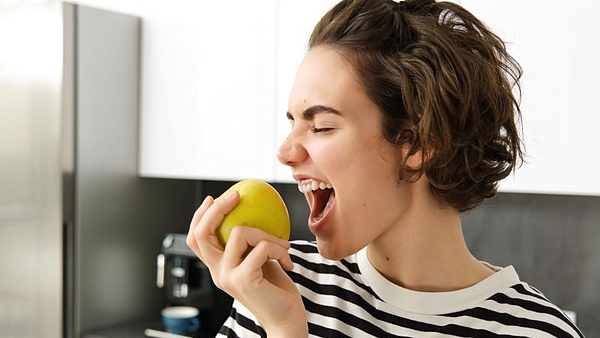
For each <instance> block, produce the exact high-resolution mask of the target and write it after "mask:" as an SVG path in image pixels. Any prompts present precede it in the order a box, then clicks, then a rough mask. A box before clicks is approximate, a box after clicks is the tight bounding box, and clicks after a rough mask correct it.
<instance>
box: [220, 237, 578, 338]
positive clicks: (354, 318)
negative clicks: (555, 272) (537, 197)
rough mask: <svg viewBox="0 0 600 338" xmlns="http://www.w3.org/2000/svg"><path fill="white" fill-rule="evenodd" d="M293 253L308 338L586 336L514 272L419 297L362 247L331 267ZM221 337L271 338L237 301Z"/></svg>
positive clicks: (307, 248)
mask: <svg viewBox="0 0 600 338" xmlns="http://www.w3.org/2000/svg"><path fill="white" fill-rule="evenodd" d="M290 255H291V256H292V260H293V262H294V265H295V267H294V270H293V271H291V272H289V275H290V277H291V278H292V280H293V281H294V282H295V283H296V286H297V287H298V289H299V291H300V293H301V294H302V298H303V301H304V306H305V308H306V311H307V317H308V329H309V336H310V337H536V338H544V337H583V335H582V334H581V332H580V331H579V330H578V329H577V328H576V327H575V325H574V324H572V322H571V321H570V320H569V319H568V317H567V316H566V315H565V314H564V313H563V312H562V311H561V310H560V309H559V308H558V307H556V306H555V305H553V304H552V303H551V302H550V301H548V300H547V299H546V298H545V297H544V296H543V295H542V294H541V293H540V292H539V291H538V290H536V289H534V288H532V287H531V286H529V285H528V284H526V283H524V282H521V281H520V280H519V277H518V275H517V273H516V272H515V270H514V268H513V267H512V266H509V267H506V268H503V269H500V270H499V271H497V272H496V273H494V274H493V275H492V276H490V277H488V278H487V279H485V280H483V281H481V282H480V283H478V284H476V285H474V286H472V287H469V288H466V289H462V290H458V291H451V292H416V291H411V290H408V289H405V288H401V287H399V286H397V285H395V284H392V283H391V282H389V281H388V280H387V279H386V278H384V277H383V276H382V275H381V274H379V272H377V270H375V268H374V267H373V266H372V265H371V264H370V263H369V261H368V259H367V257H366V251H365V250H364V249H363V250H362V251H360V252H358V253H357V254H355V255H352V256H350V257H347V258H345V259H342V260H340V261H332V260H327V259H325V258H323V257H322V256H321V255H320V254H319V253H318V251H317V248H316V245H315V244H314V243H311V242H306V241H293V242H292V248H291V249H290ZM218 337H266V333H265V331H264V329H263V328H262V327H261V326H260V324H259V323H258V321H257V320H256V319H255V317H254V316H253V315H252V313H250V312H249V311H248V310H247V309H246V308H245V307H244V306H243V305H241V304H240V303H238V302H234V304H233V308H232V311H231V315H230V317H229V318H228V319H227V321H226V322H225V324H224V325H223V327H222V328H221V330H220V332H219V335H218Z"/></svg>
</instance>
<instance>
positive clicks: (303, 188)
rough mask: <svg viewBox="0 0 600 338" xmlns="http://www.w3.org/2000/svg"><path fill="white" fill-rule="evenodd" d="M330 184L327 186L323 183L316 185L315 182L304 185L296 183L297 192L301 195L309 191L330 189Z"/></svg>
mask: <svg viewBox="0 0 600 338" xmlns="http://www.w3.org/2000/svg"><path fill="white" fill-rule="evenodd" d="M331 188H332V187H331V184H327V183H324V182H321V183H317V182H315V181H312V182H310V183H305V184H300V183H298V190H300V192H301V193H303V194H306V193H307V192H309V191H315V190H317V189H321V190H323V189H331Z"/></svg>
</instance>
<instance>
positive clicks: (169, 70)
mask: <svg viewBox="0 0 600 338" xmlns="http://www.w3.org/2000/svg"><path fill="white" fill-rule="evenodd" d="M507 1H509V2H510V3H511V4H512V6H507V5H506V4H503V5H502V6H500V5H498V4H497V3H496V2H493V1H491V0H488V1H475V0H457V2H458V3H460V4H462V5H464V6H465V7H466V8H467V9H469V10H471V11H472V12H473V13H474V14H475V15H476V16H478V17H480V18H481V19H482V20H483V21H484V22H486V23H487V24H488V25H489V26H490V27H491V28H492V30H494V31H495V32H497V33H498V34H499V35H500V36H501V37H502V38H503V39H504V40H505V41H507V45H508V49H509V51H510V52H511V53H512V54H513V55H514V56H515V57H516V58H517V60H518V61H519V62H520V63H521V64H522V66H523V68H524V71H525V73H524V77H523V80H522V84H523V87H522V88H523V99H522V112H523V122H524V131H525V144H526V151H527V152H528V155H529V157H528V158H527V162H526V163H525V164H524V165H523V167H522V168H520V169H518V170H517V172H516V174H515V175H514V176H511V177H509V178H508V179H506V180H505V181H503V182H502V183H501V185H500V190H501V191H506V192H527V193H554V194H586V195H600V180H597V179H595V171H596V166H597V163H598V160H597V159H598V158H600V142H598V130H600V117H599V116H600V114H599V113H598V111H597V110H598V108H597V105H596V104H595V101H594V100H595V98H596V96H597V93H598V92H600V88H599V86H598V84H597V81H595V80H596V79H597V78H599V77H600V68H598V67H596V64H595V60H598V59H599V58H600V40H598V39H596V38H595V36H594V35H593V33H594V32H596V31H598V29H600V22H599V21H598V20H596V17H595V16H594V13H597V12H598V10H600V2H595V1H590V0H574V1H573V2H572V5H571V6H567V7H565V6H563V5H561V3H556V4H555V3H553V2H548V1H543V2H542V1H541V0H532V1H527V2H523V1H517V0H507ZM336 2H337V1H336V0H302V1H292V0H269V1H259V2H248V1H241V0H232V1H227V2H222V1H212V2H199V1H191V0H179V1H177V2H176V3H175V4H174V5H172V6H170V7H169V8H164V10H163V9H161V10H157V8H158V7H159V6H155V10H153V11H148V13H150V14H144V15H143V17H144V24H143V37H142V48H143V53H142V54H143V56H142V85H141V87H142V90H141V129H140V159H139V168H140V170H139V172H140V175H142V176H146V177H169V178H191V179H222V180H237V179H243V178H249V177H255V178H261V179H265V180H268V181H273V182H291V181H292V177H291V172H290V169H289V168H287V167H285V166H284V165H282V164H280V163H279V162H278V161H277V158H276V150H277V147H278V146H279V145H280V144H281V143H282V142H283V140H284V139H285V137H286V136H287V133H288V132H289V128H290V127H289V124H288V122H287V120H286V118H285V112H286V110H287V98H288V95H289V92H290V89H291V86H292V83H293V79H294V76H295V72H296V69H297V67H298V64H299V63H300V61H301V59H302V57H303V56H304V53H305V52H306V44H307V42H308V37H309V34H310V32H311V31H312V28H313V26H314V25H315V24H316V23H317V21H318V20H319V18H320V17H321V16H322V14H323V13H325V11H326V10H327V9H329V8H330V7H331V6H332V5H333V4H334V3H336ZM514 8H519V10H518V11H514V10H513V9H514ZM540 8H543V9H544V10H543V11H540V10H539V9H540ZM557 17H558V18H561V20H557V19H556V18H557Z"/></svg>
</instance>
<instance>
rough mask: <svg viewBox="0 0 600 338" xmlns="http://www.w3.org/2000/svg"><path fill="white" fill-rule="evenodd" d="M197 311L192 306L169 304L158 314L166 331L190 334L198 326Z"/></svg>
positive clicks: (195, 330)
mask: <svg viewBox="0 0 600 338" xmlns="http://www.w3.org/2000/svg"><path fill="white" fill-rule="evenodd" d="M199 313H200V310H198V309H197V308H195V307H192V306H170V307H167V308H164V309H162V311H161V312H160V315H161V317H162V322H163V325H164V326H165V330H166V331H167V332H170V333H175V334H190V333H195V332H197V331H198V329H199V328H200V319H199V318H198V314H199Z"/></svg>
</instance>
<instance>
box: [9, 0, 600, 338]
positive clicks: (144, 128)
mask: <svg viewBox="0 0 600 338" xmlns="http://www.w3.org/2000/svg"><path fill="white" fill-rule="evenodd" d="M334 2H335V1H331V0H328V1H324V0H302V1H287V0H286V1H282V0H278V1H275V0H273V1H262V2H248V1H239V0H235V1H227V2H219V1H213V2H196V1H189V0H188V1H186V0H177V1H172V2H169V3H168V5H167V4H166V3H164V2H163V3H161V2H159V1H147V2H144V6H141V5H140V3H139V2H137V1H116V0H113V1H109V0H86V1H83V0H82V1H74V2H60V1H40V0H36V1H33V0H30V1H26V0H22V1H14V0H13V1H7V0H0V163H1V165H0V255H1V256H0V257H3V259H2V260H1V261H0V337H7V338H8V337H11V338H12V337H15V338H25V337H50V338H54V337H81V336H85V337H121V336H127V337H135V336H140V337H142V336H143V327H145V325H146V324H147V323H148V321H152V320H153V318H155V317H157V316H158V312H159V311H160V309H161V308H162V307H163V306H165V304H166V303H167V296H166V292H165V290H164V289H159V288H158V287H157V286H156V279H157V276H156V274H157V262H156V257H157V255H158V254H159V253H160V250H161V243H162V240H163V237H164V236H165V234H167V233H171V232H175V233H185V232H186V231H187V226H188V223H189V219H190V218H191V215H192V214H193V212H194V210H195V208H196V207H197V205H198V204H199V203H200V201H201V200H202V198H203V197H204V196H205V195H206V194H212V195H219V194H220V193H221V192H222V191H224V190H225V189H226V188H227V187H229V186H230V185H231V184H232V183H233V182H235V181H237V180H239V179H243V178H249V177H254V178H261V179H265V180H267V181H270V182H273V183H274V184H275V186H276V188H277V189H278V190H279V191H280V193H281V194H282V195H283V196H284V198H285V200H286V202H287V205H288V207H289V209H290V213H291V215H292V226H293V230H292V237H293V238H310V234H309V233H308V232H307V230H306V227H305V223H306V215H307V212H308V209H307V207H306V205H305V202H304V200H303V197H302V196H301V194H300V193H299V192H298V191H297V188H296V186H295V185H294V184H293V183H292V182H291V177H290V172H289V170H288V169H287V168H285V167H283V166H281V165H279V164H278V163H277V160H276V158H275V156H274V154H275V149H276V147H277V145H278V144H279V143H281V141H282V140H283V137H284V136H285V134H286V133H287V131H288V130H289V127H288V125H287V121H286V119H285V117H284V112H285V110H286V96H287V94H288V92H289V88H290V86H291V81H292V79H293V76H294V72H295V69H296V66H297V64H298V62H299V60H300V59H301V57H302V53H303V51H304V44H305V41H306V38H307V34H308V33H309V32H310V28H311V27H312V25H314V23H315V22H316V20H317V19H318V18H319V17H320V15H321V14H322V13H323V12H324V11H325V10H326V9H327V8H328V7H329V6H330V5H331V4H332V3H334ZM457 2H459V3H461V4H464V5H465V6H466V7H467V8H469V9H471V10H472V11H473V12H474V13H475V14H476V15H479V16H480V17H481V18H482V19H483V20H484V21H485V22H488V24H489V25H490V26H492V28H493V29H495V30H496V31H498V32H499V33H500V35H501V36H502V37H504V38H505V39H506V40H507V41H508V44H509V49H511V50H512V52H513V54H514V55H515V57H516V58H517V59H518V60H519V61H520V62H521V64H522V65H523V67H524V69H525V76H524V79H523V92H524V93H523V114H524V129H525V135H526V137H527V139H526V142H527V147H528V148H527V150H528V151H529V155H530V158H529V160H528V163H526V164H525V165H524V167H523V168H521V169H520V170H519V171H518V172H517V174H516V175H515V176H514V177H512V178H510V179H509V180H507V182H505V183H503V184H502V186H501V193H500V194H499V195H498V196H497V197H495V198H493V199H491V200H489V201H487V202H486V203H485V204H484V205H483V206H482V207H480V208H478V209H476V210H474V211H471V212H469V213H466V214H465V215H463V220H464V228H465V233H466V236H467V241H468V244H469V246H470V247H471V249H472V250H473V252H474V253H475V254H476V255H477V256H478V257H479V258H480V259H482V260H486V261H489V262H491V263H493V264H496V265H507V264H513V265H514V266H515V267H516V269H517V271H518V272H519V273H520V275H521V277H522V278H523V279H524V280H527V281H528V282H530V283H531V284H532V285H534V286H535V287H537V288H538V289H540V290H542V291H543V292H544V293H545V294H546V296H548V298H550V299H551V300H552V301H553V302H555V303H556V304H558V305H559V306H560V307H562V308H563V309H565V310H569V311H573V312H574V313H575V315H576V320H577V323H578V325H579V326H580V328H581V329H582V330H583V332H584V333H585V334H586V336H588V337H596V336H600V324H599V322H600V321H598V319H600V317H599V316H598V314H597V309H598V308H600V283H599V281H600V245H599V244H600V224H599V223H600V210H599V209H600V208H598V206H600V180H598V179H597V176H596V171H597V169H596V168H597V166H598V158H600V156H599V155H600V142H598V141H597V138H598V136H597V130H600V129H599V128H600V118H599V117H598V116H600V115H599V114H598V112H597V108H596V107H597V105H596V104H595V102H594V98H595V97H596V95H597V92H598V89H599V88H598V85H597V82H596V81H595V80H596V79H597V78H598V76H599V75H600V74H599V73H600V70H599V69H598V67H596V66H595V65H596V62H595V60H597V59H598V57H599V56H600V55H599V54H600V41H599V40H598V39H596V38H595V36H594V35H593V32H596V31H597V29H598V28H600V27H598V26H600V23H598V22H597V20H596V18H595V16H594V15H595V14H594V13H598V10H600V3H598V2H594V1H584V0H577V1H572V2H569V4H568V5H565V2H549V1H543V2H542V1H528V2H517V0H511V1H504V2H502V6H500V5H498V3H497V2H493V1H491V0H489V1H457ZM517 9H518V10H517ZM249 13H251V14H249ZM254 14H255V15H254ZM256 17H261V19H260V20H256ZM565 23H568V25H567V26H565ZM220 304H222V305H223V306H224V307H226V306H227V302H226V301H224V302H222V303H220Z"/></svg>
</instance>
